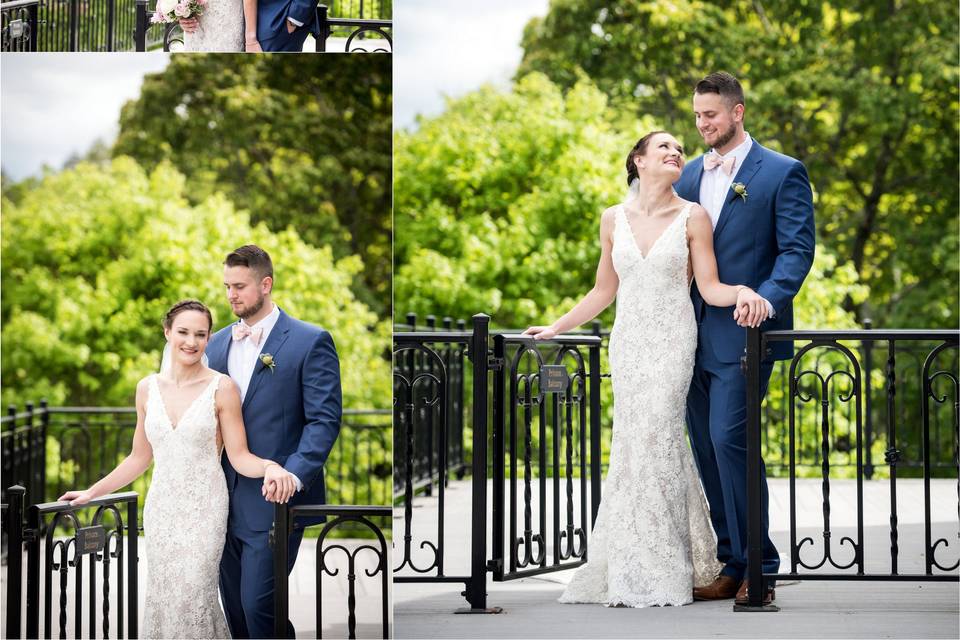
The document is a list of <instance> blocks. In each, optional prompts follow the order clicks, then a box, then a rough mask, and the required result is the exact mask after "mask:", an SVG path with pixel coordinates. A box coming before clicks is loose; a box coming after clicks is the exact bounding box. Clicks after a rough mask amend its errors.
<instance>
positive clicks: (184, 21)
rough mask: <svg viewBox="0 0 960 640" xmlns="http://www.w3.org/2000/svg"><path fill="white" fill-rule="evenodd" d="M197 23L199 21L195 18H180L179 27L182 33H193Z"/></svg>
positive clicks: (198, 23)
mask: <svg viewBox="0 0 960 640" xmlns="http://www.w3.org/2000/svg"><path fill="white" fill-rule="evenodd" d="M199 25H200V22H199V21H198V20H197V19H196V18H180V28H181V29H183V32H184V33H193V32H194V31H196V30H197V27H198V26H199Z"/></svg>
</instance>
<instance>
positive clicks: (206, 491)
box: [142, 374, 230, 638]
mask: <svg viewBox="0 0 960 640" xmlns="http://www.w3.org/2000/svg"><path fill="white" fill-rule="evenodd" d="M220 376H221V374H217V375H215V376H214V377H213V380H212V381H211V382H210V383H209V384H208V385H207V387H206V388H205V389H204V390H203V391H202V392H201V393H200V395H199V396H198V397H197V398H196V400H194V401H193V403H192V404H191V405H190V406H189V407H188V408H187V409H186V411H184V413H183V415H182V416H181V418H180V422H179V423H178V424H177V425H173V424H172V423H171V421H170V418H169V416H168V414H167V410H166V407H165V405H164V403H163V397H162V396H161V395H160V387H159V385H158V383H157V376H156V375H154V376H151V377H150V378H149V382H148V392H147V410H146V417H145V420H144V427H145V429H146V434H147V440H149V441H150V446H151V447H153V460H154V466H153V479H152V480H151V482H150V488H149V489H148V490H147V498H146V501H145V503H144V507H143V527H144V530H145V532H146V553H147V589H146V594H145V602H146V604H145V611H144V619H143V629H142V637H144V638H229V637H230V634H229V631H228V630H227V621H226V618H225V617H224V615H223V610H222V609H221V607H220V601H219V596H218V590H217V587H218V576H219V570H220V556H221V555H222V553H223V545H224V540H225V538H226V534H227V509H228V502H227V482H226V479H225V478H224V475H223V468H222V467H221V466H220V452H219V450H218V449H217V416H216V410H215V407H214V395H215V393H216V390H217V385H218V383H219V381H220Z"/></svg>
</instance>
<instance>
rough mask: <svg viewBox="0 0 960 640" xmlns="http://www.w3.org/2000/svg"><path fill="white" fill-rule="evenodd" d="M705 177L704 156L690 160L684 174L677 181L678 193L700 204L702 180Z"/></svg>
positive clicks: (685, 198)
mask: <svg viewBox="0 0 960 640" xmlns="http://www.w3.org/2000/svg"><path fill="white" fill-rule="evenodd" d="M702 179H703V156H700V157H699V158H697V159H696V160H693V161H692V162H690V164H688V165H687V170H686V171H685V172H684V175H681V176H680V180H678V181H677V185H676V187H677V189H676V190H677V195H678V196H680V197H681V198H683V199H684V200H688V201H690V202H696V203H697V204H700V181H701V180H702Z"/></svg>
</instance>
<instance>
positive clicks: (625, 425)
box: [560, 204, 720, 607]
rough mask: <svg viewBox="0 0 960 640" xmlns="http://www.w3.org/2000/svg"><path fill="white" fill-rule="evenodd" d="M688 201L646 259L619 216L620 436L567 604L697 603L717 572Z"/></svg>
mask: <svg viewBox="0 0 960 640" xmlns="http://www.w3.org/2000/svg"><path fill="white" fill-rule="evenodd" d="M691 206H692V205H689V204H688V205H687V206H686V207H684V208H683V210H682V211H681V212H680V213H679V214H678V215H677V217H676V218H675V219H674V220H673V221H672V222H671V223H670V224H669V225H668V226H667V228H666V229H664V231H663V232H662V234H661V235H660V237H659V238H658V239H657V241H656V242H655V243H654V244H653V245H651V247H650V249H649V251H648V253H647V255H646V256H644V255H643V254H642V253H641V251H640V248H639V247H638V246H637V242H636V240H635V238H634V235H633V231H632V229H631V228H630V224H629V221H628V220H627V217H626V213H625V210H624V208H623V206H619V207H617V210H616V211H615V224H614V230H613V253H612V259H613V266H614V269H615V270H616V272H617V275H618V277H619V278H620V286H619V289H618V291H617V315H616V320H615V322H614V327H613V330H612V331H611V334H610V370H611V379H612V382H613V403H614V405H613V415H614V417H613V440H612V443H611V446H610V466H609V470H608V472H607V477H606V479H605V481H604V488H603V499H602V501H601V503H600V510H599V513H598V515H597V522H596V525H595V526H594V530H593V537H592V539H591V540H590V541H589V545H588V548H587V553H588V562H587V564H586V565H585V566H583V567H581V568H580V569H579V570H578V571H577V574H576V575H575V576H574V578H573V579H572V581H571V582H570V585H569V586H568V588H567V590H566V591H565V592H564V594H563V596H562V597H561V599H560V601H561V602H600V603H604V604H607V605H626V606H631V607H645V606H655V605H666V604H671V605H680V604H686V603H688V602H691V601H692V590H693V586H694V583H696V584H698V585H699V584H707V583H709V582H710V581H711V580H712V579H713V577H714V575H715V574H716V572H717V571H719V569H720V565H719V563H718V562H717V561H716V539H715V537H714V535H713V529H712V528H711V525H710V521H709V516H708V511H707V506H706V501H705V499H704V497H703V492H702V490H701V487H700V481H699V477H698V476H697V473H696V470H695V468H694V464H693V455H692V452H691V451H690V447H689V445H688V444H687V439H686V427H685V422H684V413H685V406H686V397H687V390H688V388H689V385H690V379H691V376H692V374H693V365H694V356H695V352H696V345H697V327H696V321H695V319H694V314H693V306H692V304H691V302H690V295H689V283H688V263H689V250H688V247H687V239H686V222H687V219H688V218H689V215H690V209H691Z"/></svg>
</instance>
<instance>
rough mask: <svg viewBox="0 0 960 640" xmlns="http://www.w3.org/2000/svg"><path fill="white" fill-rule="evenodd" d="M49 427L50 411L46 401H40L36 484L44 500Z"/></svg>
mask: <svg viewBox="0 0 960 640" xmlns="http://www.w3.org/2000/svg"><path fill="white" fill-rule="evenodd" d="M49 427H50V410H49V409H48V407H47V400H46V398H43V399H41V400H40V440H39V445H40V446H39V447H38V448H39V450H40V465H39V469H38V473H37V483H38V487H37V488H38V489H39V494H38V495H39V496H40V497H41V499H46V495H47V431H48V429H49Z"/></svg>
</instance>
